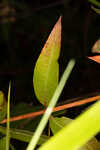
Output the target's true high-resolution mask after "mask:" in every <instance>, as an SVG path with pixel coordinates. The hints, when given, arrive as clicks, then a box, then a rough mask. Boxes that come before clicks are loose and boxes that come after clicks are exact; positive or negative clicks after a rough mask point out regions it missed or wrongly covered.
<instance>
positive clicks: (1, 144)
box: [0, 137, 15, 150]
mask: <svg viewBox="0 0 100 150" xmlns="http://www.w3.org/2000/svg"><path fill="white" fill-rule="evenodd" d="M10 149H11V150H15V149H14V147H13V145H12V144H10ZM0 150H6V137H3V138H1V139H0Z"/></svg>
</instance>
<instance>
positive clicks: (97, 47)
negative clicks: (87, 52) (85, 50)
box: [92, 39, 100, 53]
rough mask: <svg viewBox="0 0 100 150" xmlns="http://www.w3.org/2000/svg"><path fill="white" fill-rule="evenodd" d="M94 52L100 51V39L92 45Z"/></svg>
mask: <svg viewBox="0 0 100 150" xmlns="http://www.w3.org/2000/svg"><path fill="white" fill-rule="evenodd" d="M92 52H93V53H100V39H99V40H97V41H96V42H95V44H94V45H93V47H92Z"/></svg>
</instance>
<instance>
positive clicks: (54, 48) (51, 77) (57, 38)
mask: <svg viewBox="0 0 100 150" xmlns="http://www.w3.org/2000/svg"><path fill="white" fill-rule="evenodd" d="M60 47H61V17H60V18H59V20H58V21H57V23H56V24H55V26H54V28H53V30H52V32H51V34H50V35H49V37H48V40H47V41H46V43H45V45H44V48H43V49H42V51H41V54H40V56H39V58H38V60H37V62H36V65H35V69H34V75H33V85H34V91H35V94H36V96H37V98H38V100H39V101H40V102H41V103H42V104H43V105H45V106H47V105H48V104H49V101H50V100H51V98H52V96H53V94H54V91H55V89H56V87H57V85H58V80H59V64H58V58H59V55H60Z"/></svg>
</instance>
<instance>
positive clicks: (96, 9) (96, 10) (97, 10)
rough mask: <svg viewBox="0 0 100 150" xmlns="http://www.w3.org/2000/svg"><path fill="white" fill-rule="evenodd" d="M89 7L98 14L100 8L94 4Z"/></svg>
mask: <svg viewBox="0 0 100 150" xmlns="http://www.w3.org/2000/svg"><path fill="white" fill-rule="evenodd" d="M91 8H92V9H93V10H94V11H95V12H96V13H97V14H100V9H98V8H95V7H94V6H91Z"/></svg>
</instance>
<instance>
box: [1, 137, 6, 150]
mask: <svg viewBox="0 0 100 150" xmlns="http://www.w3.org/2000/svg"><path fill="white" fill-rule="evenodd" d="M0 149H1V150H6V138H5V137H3V138H1V139H0Z"/></svg>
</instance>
